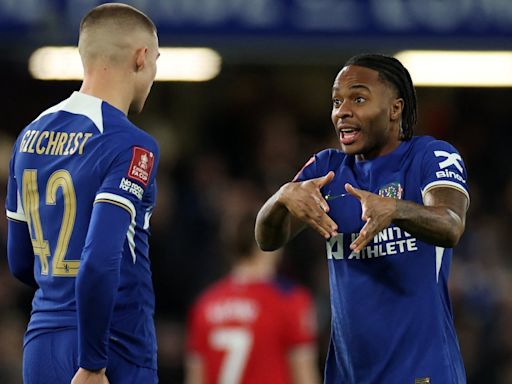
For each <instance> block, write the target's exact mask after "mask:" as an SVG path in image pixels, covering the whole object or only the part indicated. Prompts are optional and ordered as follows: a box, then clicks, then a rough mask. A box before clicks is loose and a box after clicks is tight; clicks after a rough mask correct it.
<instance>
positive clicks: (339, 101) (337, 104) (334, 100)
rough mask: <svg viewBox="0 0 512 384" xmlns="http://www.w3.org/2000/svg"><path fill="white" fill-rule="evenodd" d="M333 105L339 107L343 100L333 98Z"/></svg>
mask: <svg viewBox="0 0 512 384" xmlns="http://www.w3.org/2000/svg"><path fill="white" fill-rule="evenodd" d="M332 105H333V107H335V108H339V107H340V105H341V100H340V99H332Z"/></svg>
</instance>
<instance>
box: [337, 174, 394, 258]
mask: <svg viewBox="0 0 512 384" xmlns="http://www.w3.org/2000/svg"><path fill="white" fill-rule="evenodd" d="M345 189H346V190H347V192H348V193H350V194H351V195H352V196H354V197H356V198H357V199H358V200H359V201H360V203H361V209H362V211H363V213H362V215H361V219H363V220H364V221H366V223H365V225H364V226H363V228H362V229H361V231H360V232H359V236H358V237H357V238H356V239H355V240H354V241H353V242H352V244H350V249H352V250H353V251H355V252H361V250H362V249H363V248H364V247H365V246H366V245H367V244H368V243H369V242H370V241H371V240H372V239H373V237H374V236H375V235H376V234H377V233H379V232H380V231H382V230H383V229H384V228H387V227H389V225H390V224H391V221H392V220H393V218H394V214H395V212H396V205H397V200H396V199H392V198H390V197H382V196H379V195H376V194H375V193H371V192H368V191H363V190H362V189H358V188H355V187H353V186H352V185H350V184H349V183H346V184H345Z"/></svg>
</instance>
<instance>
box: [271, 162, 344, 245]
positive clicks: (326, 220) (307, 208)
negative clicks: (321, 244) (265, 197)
mask: <svg viewBox="0 0 512 384" xmlns="http://www.w3.org/2000/svg"><path fill="white" fill-rule="evenodd" d="M333 177H334V172H332V171H331V172H329V173H327V174H326V175H325V176H323V177H319V178H317V179H311V180H307V181H303V182H292V183H288V184H286V185H285V186H284V188H283V189H282V191H281V196H280V198H279V200H280V201H281V202H282V203H283V204H284V205H285V206H286V208H287V209H288V211H289V212H290V214H292V215H293V216H295V217H296V218H298V219H299V220H301V221H302V222H304V223H306V224H307V225H309V226H310V227H312V228H313V229H315V230H316V231H317V232H318V233H320V234H321V235H322V236H323V237H325V238H326V239H328V238H329V237H331V236H336V234H337V230H338V226H337V225H336V223H335V222H334V221H333V220H332V219H331V218H330V217H329V216H328V215H327V212H329V205H328V204H327V201H325V199H324V197H323V196H322V193H321V192H320V189H321V188H322V187H323V186H324V185H326V184H328V183H330V182H331V180H332V179H333Z"/></svg>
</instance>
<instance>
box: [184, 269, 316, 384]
mask: <svg viewBox="0 0 512 384" xmlns="http://www.w3.org/2000/svg"><path fill="white" fill-rule="evenodd" d="M313 316H314V311H313V309H312V299H311V296H310V295H309V293H308V292H307V291H306V290H305V289H303V288H300V287H298V286H296V285H292V284H289V283H283V282H279V281H277V280H275V281H256V282H247V281H243V280H240V279H237V278H236V277H228V278H225V279H223V280H221V281H220V282H218V283H217V284H215V285H214V286H212V287H211V288H210V289H209V290H207V291H206V292H205V293H204V294H203V295H202V296H201V297H200V298H199V299H198V301H197V302H196V304H195V306H194V308H193V310H192V312H191V316H190V319H189V340H188V349H189V352H190V354H191V355H197V356H198V357H199V358H200V359H201V361H202V364H203V367H204V371H205V377H206V381H205V383H233V384H236V383H244V384H251V383H274V384H280V383H290V382H291V378H290V372H289V364H288V360H287V359H288V357H289V353H290V351H291V349H293V348H294V347H298V346H302V345H308V344H311V343H312V342H313V341H314V337H315V336H314V318H313Z"/></svg>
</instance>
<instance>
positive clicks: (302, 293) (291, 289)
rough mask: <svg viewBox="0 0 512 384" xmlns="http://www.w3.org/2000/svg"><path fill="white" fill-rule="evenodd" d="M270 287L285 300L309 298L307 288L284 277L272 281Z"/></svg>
mask: <svg viewBox="0 0 512 384" xmlns="http://www.w3.org/2000/svg"><path fill="white" fill-rule="evenodd" d="M272 286H273V288H274V290H275V291H276V292H278V293H279V294H280V295H282V296H285V297H286V298H287V299H290V298H301V297H310V296H311V294H310V293H309V291H308V290H307V288H305V287H303V286H302V285H300V284H298V283H296V282H294V281H292V280H290V279H287V278H285V277H278V278H276V279H274V281H273V282H272Z"/></svg>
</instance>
